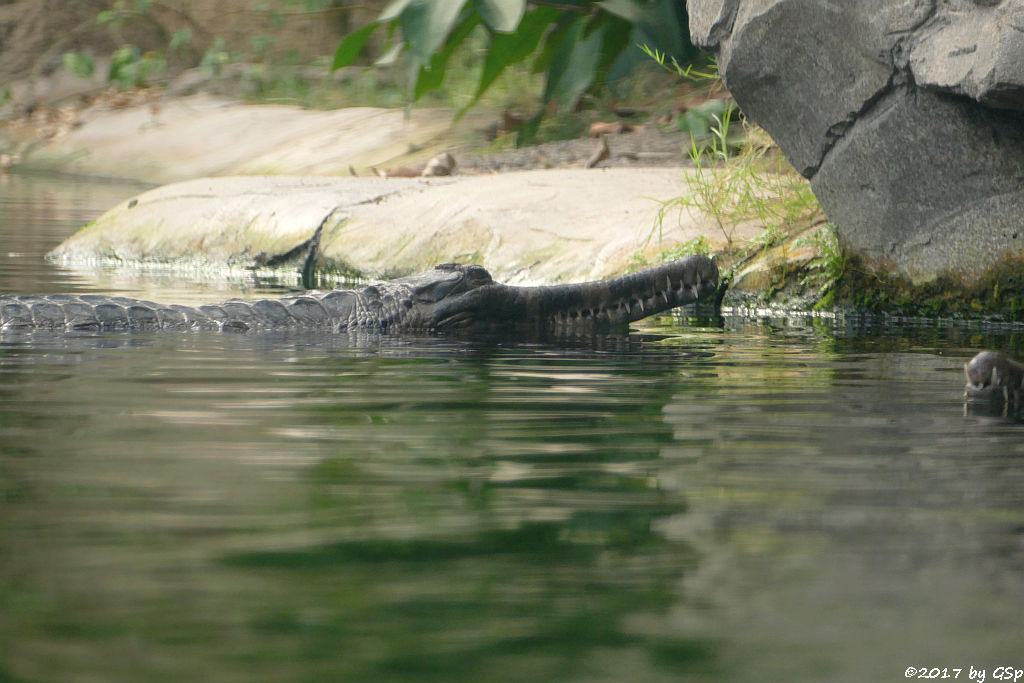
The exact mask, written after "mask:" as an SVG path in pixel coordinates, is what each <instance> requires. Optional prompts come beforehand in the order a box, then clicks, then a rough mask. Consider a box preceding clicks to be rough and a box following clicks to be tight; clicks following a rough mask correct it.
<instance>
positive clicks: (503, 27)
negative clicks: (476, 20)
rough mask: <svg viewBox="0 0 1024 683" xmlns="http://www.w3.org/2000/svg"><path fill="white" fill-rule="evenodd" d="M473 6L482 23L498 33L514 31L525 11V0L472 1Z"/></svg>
mask: <svg viewBox="0 0 1024 683" xmlns="http://www.w3.org/2000/svg"><path fill="white" fill-rule="evenodd" d="M473 5H474V6H475V7H476V11H477V12H479V13H480V16H481V18H483V20H484V23H485V24H487V25H488V26H490V27H491V28H492V29H494V30H495V31H497V32H498V33H512V32H513V31H515V30H516V26H518V25H519V22H520V20H522V18H523V12H525V11H526V0H473Z"/></svg>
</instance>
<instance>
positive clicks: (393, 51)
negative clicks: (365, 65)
mask: <svg viewBox="0 0 1024 683" xmlns="http://www.w3.org/2000/svg"><path fill="white" fill-rule="evenodd" d="M404 47H405V45H403V44H402V43H395V44H394V45H392V46H391V47H389V48H388V49H387V50H385V51H384V54H382V55H381V56H380V57H378V58H377V59H376V61H374V63H373V65H374V66H391V65H393V64H394V63H395V61H397V60H398V55H400V54H402V48H404Z"/></svg>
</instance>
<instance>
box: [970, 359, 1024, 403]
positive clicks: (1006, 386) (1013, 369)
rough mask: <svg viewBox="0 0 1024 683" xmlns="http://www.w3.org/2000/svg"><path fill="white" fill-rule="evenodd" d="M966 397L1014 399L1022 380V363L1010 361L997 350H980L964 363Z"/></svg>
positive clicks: (1023, 373)
mask: <svg viewBox="0 0 1024 683" xmlns="http://www.w3.org/2000/svg"><path fill="white" fill-rule="evenodd" d="M964 374H965V375H967V386H966V387H964V395H965V396H967V397H968V398H990V397H992V398H995V397H999V396H1002V397H1003V398H1004V399H1006V400H1008V401H1009V400H1014V399H1016V398H1017V397H1018V395H1019V392H1020V391H1021V384H1022V382H1024V365H1021V364H1020V363H1018V362H1016V361H1012V360H1010V359H1009V358H1007V357H1006V356H1004V355H1003V354H1001V353H999V352H998V351H982V352H981V353H979V354H978V355H977V356H975V357H974V358H972V359H971V360H970V361H968V363H967V364H966V365H964Z"/></svg>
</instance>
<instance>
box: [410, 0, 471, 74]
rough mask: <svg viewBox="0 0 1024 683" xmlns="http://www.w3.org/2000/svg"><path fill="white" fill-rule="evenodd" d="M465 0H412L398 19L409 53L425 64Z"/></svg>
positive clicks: (446, 35) (413, 58) (445, 36)
mask: <svg viewBox="0 0 1024 683" xmlns="http://www.w3.org/2000/svg"><path fill="white" fill-rule="evenodd" d="M464 4H466V0H412V1H411V2H410V3H409V5H408V6H407V7H406V8H405V9H404V10H403V11H402V14H401V16H399V21H400V22H401V24H402V36H403V37H404V38H405V40H406V42H408V43H409V56H410V58H411V59H412V60H413V61H414V62H419V63H420V64H426V63H427V61H428V60H429V59H430V57H431V55H433V54H434V53H435V52H437V49H438V48H439V47H441V44H442V43H443V42H444V40H445V38H447V37H448V34H449V33H451V30H452V27H454V26H455V20H456V19H457V18H458V16H459V10H461V9H462V6H463V5H464Z"/></svg>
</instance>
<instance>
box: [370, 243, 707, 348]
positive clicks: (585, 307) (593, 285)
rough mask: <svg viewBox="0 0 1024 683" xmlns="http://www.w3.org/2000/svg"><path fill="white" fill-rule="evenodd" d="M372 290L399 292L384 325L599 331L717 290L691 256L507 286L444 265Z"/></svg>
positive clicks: (468, 268) (475, 269) (470, 268)
mask: <svg viewBox="0 0 1024 683" xmlns="http://www.w3.org/2000/svg"><path fill="white" fill-rule="evenodd" d="M377 287H378V290H379V293H380V294H381V295H384V296H383V298H384V299H386V298H388V295H391V296H392V297H393V296H394V294H395V293H398V291H399V290H398V289H395V290H392V289H391V287H398V288H400V290H401V292H402V294H401V300H400V302H399V304H398V305H397V306H396V307H395V316H394V317H393V318H392V320H393V322H391V324H390V325H388V326H390V327H402V328H412V329H431V330H445V329H473V328H507V327H520V328H533V329H559V328H569V329H579V330H595V329H598V330H599V329H607V328H610V327H615V326H622V325H626V324H628V323H631V322H634V321H637V320H641V319H643V318H645V317H647V316H650V315H654V314H656V313H660V312H662V311H666V310H668V309H670V308H674V307H676V306H682V305H684V304H688V303H692V302H694V301H697V300H698V299H702V298H705V297H707V296H710V295H711V294H713V293H714V292H716V291H717V288H718V269H717V267H716V266H715V264H714V262H713V261H711V259H709V258H707V257H705V256H699V255H692V256H687V257H685V258H682V259H679V260H678V261H673V262H671V263H667V264H664V265H661V266H656V267H654V268H648V269H646V270H642V271H639V272H636V273H631V274H629V275H623V276H621V277H617V278H611V279H608V280H598V281H595V282H583V283H579V284H569V285H558V286H549V287H515V286H510V285H503V284H499V283H496V282H494V280H493V279H492V278H491V276H490V274H489V273H488V272H487V271H486V270H484V269H483V268H482V267H480V266H475V265H459V264H454V263H445V264H442V265H439V266H437V267H436V268H435V269H434V270H431V271H427V272H426V273H421V274H420V275H415V276H412V277H409V278H403V279H401V280H393V281H391V282H390V283H384V284H382V285H378V286H377ZM385 288H386V289H387V291H385ZM385 307H386V308H391V307H390V306H387V305H385Z"/></svg>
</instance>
